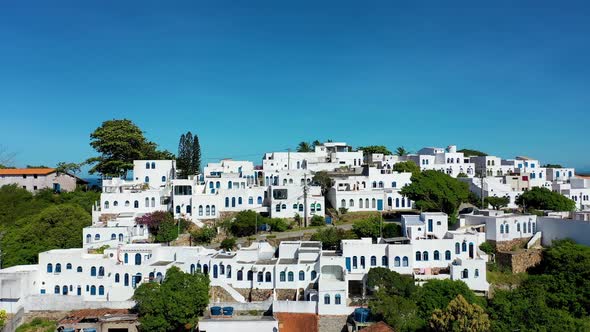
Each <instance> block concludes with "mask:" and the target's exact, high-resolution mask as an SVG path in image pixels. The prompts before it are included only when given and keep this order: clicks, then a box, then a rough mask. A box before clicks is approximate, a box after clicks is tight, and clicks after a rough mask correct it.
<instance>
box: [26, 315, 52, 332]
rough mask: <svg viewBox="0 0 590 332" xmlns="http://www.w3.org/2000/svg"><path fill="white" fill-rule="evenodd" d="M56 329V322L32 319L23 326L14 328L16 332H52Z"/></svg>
mask: <svg viewBox="0 0 590 332" xmlns="http://www.w3.org/2000/svg"><path fill="white" fill-rule="evenodd" d="M56 327H57V322H56V321H52V320H48V319H43V318H33V320H32V321H31V322H30V323H26V324H23V325H21V326H19V327H17V328H16V332H53V331H55V329H56Z"/></svg>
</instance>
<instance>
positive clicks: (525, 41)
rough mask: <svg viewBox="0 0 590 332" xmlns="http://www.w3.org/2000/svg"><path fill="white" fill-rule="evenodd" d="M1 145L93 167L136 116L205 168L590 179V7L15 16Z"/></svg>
mask: <svg viewBox="0 0 590 332" xmlns="http://www.w3.org/2000/svg"><path fill="white" fill-rule="evenodd" d="M0 12H1V13H2V15H3V17H2V20H0V41H2V43H0V70H1V72H2V75H0V110H2V123H3V126H2V130H1V131H0V146H1V147H2V148H4V149H5V150H6V151H7V152H10V153H15V154H16V157H15V159H14V163H15V164H16V165H17V166H25V165H27V164H45V165H48V166H55V165H56V164H57V163H58V162H81V161H83V160H85V159H86V158H88V157H91V156H93V155H95V152H94V151H93V150H92V148H91V147H90V145H89V142H90V138H89V135H90V133H91V132H92V131H93V130H94V129H95V128H97V127H99V126H100V125H101V123H102V122H103V121H105V120H109V119H122V118H128V119H130V120H132V121H133V122H135V123H136V124H137V125H138V126H139V127H140V128H141V129H142V130H144V131H145V132H146V137H147V138H148V139H149V140H151V141H154V142H156V143H158V144H159V145H160V147H161V148H164V149H167V150H169V151H171V152H173V153H176V151H177V146H178V139H179V137H180V135H181V134H182V133H184V132H186V131H189V130H190V131H192V132H193V133H196V134H198V135H199V138H200V141H201V146H202V154H203V163H207V162H211V161H217V160H219V159H221V158H233V159H245V160H251V161H254V162H256V163H258V162H259V160H260V159H261V158H262V154H263V153H264V152H271V151H286V149H287V148H292V149H295V147H296V145H297V143H298V142H300V141H313V140H315V139H318V140H320V141H325V140H327V139H333V140H339V141H345V142H347V143H349V144H351V145H353V146H355V147H356V146H366V145H385V146H387V147H389V148H390V149H395V148H396V147H397V146H404V147H405V148H406V149H408V150H412V151H415V150H417V149H420V148H422V147H424V146H440V147H446V146H447V145H450V144H454V145H457V146H458V147H459V148H470V149H477V150H481V151H484V152H486V153H489V154H492V155H496V156H499V157H503V158H514V157H515V156H517V155H525V156H530V157H532V158H535V159H539V160H540V161H541V163H543V164H546V163H557V164H562V165H564V166H569V167H575V168H576V169H580V170H582V169H583V170H586V171H590V152H589V150H590V149H589V148H588V143H587V141H588V138H587V137H588V134H587V126H585V125H584V124H587V123H590V111H589V110H588V105H590V94H589V93H588V86H590V44H589V43H586V42H584V41H585V40H586V39H587V36H588V34H590V20H588V19H587V18H588V17H589V16H590V3H587V2H579V1H572V2H568V3H567V5H563V4H559V3H543V4H541V3H539V2H538V1H522V2H519V3H518V4H515V3H513V2H510V1H497V2H494V3H486V4H481V3H474V2H470V1H465V0H459V1H456V2H453V3H452V4H444V3H430V4H428V5H421V4H419V3H395V2H375V3H358V2H354V1H347V0H344V1H338V2H331V1H328V2H322V3H317V2H311V1H305V0H304V1H300V2H297V3H280V2H274V1H266V0H261V1H255V2H249V3H247V4H240V3H231V4H230V3H225V2H223V1H221V2H215V3H213V4H204V3H197V2H193V1H179V2H176V3H174V4H164V3H158V2H155V3H153V2H145V1H136V0H130V1H125V2H109V1H106V2H101V3H92V2H80V1H71V0H58V1H57V2H52V3H48V2H46V1H39V0H33V1H32V2H26V3H20V2H4V3H2V4H0Z"/></svg>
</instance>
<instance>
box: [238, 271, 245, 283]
mask: <svg viewBox="0 0 590 332" xmlns="http://www.w3.org/2000/svg"><path fill="white" fill-rule="evenodd" d="M237 278H238V281H242V280H243V279H244V272H242V270H238V276H237Z"/></svg>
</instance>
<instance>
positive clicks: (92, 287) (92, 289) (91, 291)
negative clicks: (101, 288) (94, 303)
mask: <svg viewBox="0 0 590 332" xmlns="http://www.w3.org/2000/svg"><path fill="white" fill-rule="evenodd" d="M90 295H96V286H94V285H92V286H90Z"/></svg>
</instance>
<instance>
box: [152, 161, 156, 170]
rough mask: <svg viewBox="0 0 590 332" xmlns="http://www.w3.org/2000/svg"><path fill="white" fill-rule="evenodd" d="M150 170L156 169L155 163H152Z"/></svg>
mask: <svg viewBox="0 0 590 332" xmlns="http://www.w3.org/2000/svg"><path fill="white" fill-rule="evenodd" d="M152 169H156V163H155V162H153V161H152Z"/></svg>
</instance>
